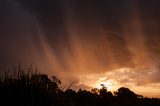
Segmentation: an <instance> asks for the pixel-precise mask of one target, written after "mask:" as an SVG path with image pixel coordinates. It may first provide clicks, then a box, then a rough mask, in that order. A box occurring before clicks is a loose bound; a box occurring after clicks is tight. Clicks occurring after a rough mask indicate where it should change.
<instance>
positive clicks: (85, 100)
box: [0, 69, 160, 106]
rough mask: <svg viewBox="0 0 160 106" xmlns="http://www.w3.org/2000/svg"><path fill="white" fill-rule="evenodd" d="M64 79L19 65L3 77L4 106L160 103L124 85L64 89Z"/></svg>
mask: <svg viewBox="0 0 160 106" xmlns="http://www.w3.org/2000/svg"><path fill="white" fill-rule="evenodd" d="M59 84H61V81H60V80H59V79H57V78H56V77H54V76H53V77H52V78H51V79H49V78H48V76H47V75H45V74H32V75H31V74H30V71H28V72H24V71H23V70H21V69H19V71H18V73H16V74H15V73H14V75H9V74H4V75H1V77H0V105H1V106H160V99H158V98H144V97H143V96H141V95H137V94H135V93H134V92H132V91H130V90H129V89H128V88H124V87H121V88H119V89H118V91H116V92H114V94H112V93H111V92H109V91H107V88H106V87H104V86H103V87H102V89H100V90H98V89H96V88H94V89H92V90H91V91H86V90H81V89H80V90H79V91H78V92H76V91H74V90H72V89H67V90H66V91H63V90H60V89H59V87H58V85H59Z"/></svg>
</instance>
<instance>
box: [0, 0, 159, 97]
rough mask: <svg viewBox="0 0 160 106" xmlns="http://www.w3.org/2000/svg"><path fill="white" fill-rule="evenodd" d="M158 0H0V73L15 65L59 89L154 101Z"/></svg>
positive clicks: (157, 88) (157, 95) (157, 43)
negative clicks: (125, 93)
mask: <svg viewBox="0 0 160 106" xmlns="http://www.w3.org/2000/svg"><path fill="white" fill-rule="evenodd" d="M159 6H160V1H159V0H123V1H122V0H0V70H1V71H5V70H6V69H8V68H10V67H12V65H18V64H19V63H21V64H22V65H23V67H28V66H29V65H30V64H33V65H34V66H35V67H38V69H39V71H40V72H42V73H46V74H48V75H49V76H52V75H55V76H57V77H58V78H59V79H61V80H62V87H63V86H67V85H69V84H71V83H72V82H74V84H73V85H72V88H73V89H75V90H76V89H79V88H82V89H87V90H90V89H91V88H94V87H98V88H99V87H100V84H104V85H105V86H107V87H108V90H111V91H114V90H117V89H118V88H119V87H121V86H125V87H128V88H130V89H131V90H133V91H135V92H136V93H139V94H143V95H145V96H149V97H160V77H159V75H160V48H159V47H160V31H159V27H160V20H159V19H160V12H159V11H160V8H159Z"/></svg>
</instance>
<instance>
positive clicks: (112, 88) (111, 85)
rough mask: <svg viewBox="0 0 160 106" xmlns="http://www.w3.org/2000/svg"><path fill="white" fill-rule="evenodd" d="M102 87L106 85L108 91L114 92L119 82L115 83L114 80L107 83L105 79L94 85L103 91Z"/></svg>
mask: <svg viewBox="0 0 160 106" xmlns="http://www.w3.org/2000/svg"><path fill="white" fill-rule="evenodd" d="M102 85H104V86H105V87H107V90H109V91H112V90H114V88H115V87H116V85H117V82H116V81H114V80H113V79H110V80H106V81H105V79H104V78H100V79H99V80H98V81H97V82H96V83H95V84H93V87H94V88H98V89H101V88H102V87H103V86H102Z"/></svg>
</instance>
